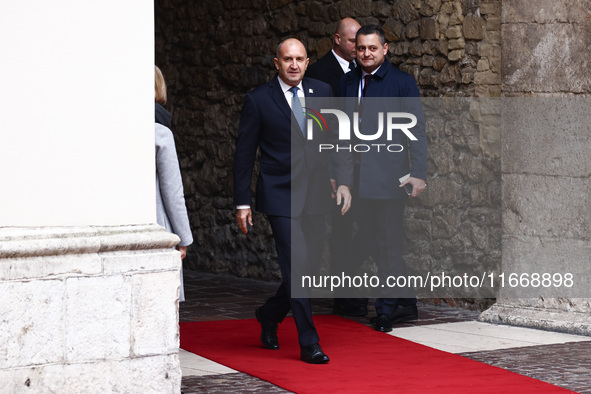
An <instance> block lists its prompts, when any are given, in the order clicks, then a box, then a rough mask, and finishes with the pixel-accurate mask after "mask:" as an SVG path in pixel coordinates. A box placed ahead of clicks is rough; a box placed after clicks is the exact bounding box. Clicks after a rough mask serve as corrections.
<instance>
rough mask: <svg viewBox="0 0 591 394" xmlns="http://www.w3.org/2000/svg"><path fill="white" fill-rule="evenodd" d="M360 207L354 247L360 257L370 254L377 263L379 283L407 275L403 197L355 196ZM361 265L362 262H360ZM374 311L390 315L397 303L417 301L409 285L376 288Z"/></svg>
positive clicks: (409, 303)
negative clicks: (364, 197)
mask: <svg viewBox="0 0 591 394" xmlns="http://www.w3.org/2000/svg"><path fill="white" fill-rule="evenodd" d="M357 201H358V205H359V210H358V212H357V215H356V221H357V223H358V225H359V231H358V233H357V236H356V238H355V241H354V247H355V249H356V250H358V251H360V252H361V254H359V255H357V256H355V258H356V259H359V258H362V255H363V254H367V253H368V251H369V254H370V255H371V256H372V257H373V260H374V261H375V263H376V264H377V266H378V277H379V278H380V283H382V284H385V283H386V279H387V278H388V277H389V276H407V277H408V269H407V266H406V263H405V261H404V258H403V253H404V208H405V205H406V200H373V199H358V200H357ZM360 264H361V262H360ZM377 290H378V294H377V298H376V312H377V313H378V314H382V313H388V314H391V313H392V312H393V311H394V309H395V308H396V306H397V305H405V306H406V305H411V304H416V302H417V299H416V297H415V296H414V289H412V288H396V289H394V288H389V287H387V286H384V287H380V288H378V289H377Z"/></svg>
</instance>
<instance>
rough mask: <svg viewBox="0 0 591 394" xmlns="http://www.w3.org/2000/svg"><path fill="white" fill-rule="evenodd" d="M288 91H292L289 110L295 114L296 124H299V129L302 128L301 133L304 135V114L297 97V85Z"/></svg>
mask: <svg viewBox="0 0 591 394" xmlns="http://www.w3.org/2000/svg"><path fill="white" fill-rule="evenodd" d="M289 91H290V92H292V93H293V98H292V101H291V110H292V112H293V116H295V118H296V120H297V122H298V125H300V129H301V130H302V134H304V137H305V136H306V127H305V126H306V115H305V114H304V109H303V108H302V103H301V101H300V99H299V98H298V87H297V86H293V87H291V88H290V89H289Z"/></svg>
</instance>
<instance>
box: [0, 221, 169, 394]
mask: <svg viewBox="0 0 591 394" xmlns="http://www.w3.org/2000/svg"><path fill="white" fill-rule="evenodd" d="M177 242H178V237H177V236H175V235H173V234H170V233H168V232H166V231H165V230H164V229H163V228H161V227H159V226H156V225H150V226H119V227H84V228H78V227H68V228H50V227H44V228H14V227H12V228H8V227H7V228H0V327H1V329H0V382H1V384H0V391H1V392H3V393H27V392H32V393H56V394H57V393H60V394H62V393H90V392H100V393H107V392H108V393H111V392H120V393H142V394H143V393H177V392H179V391H180V382H181V371H180V364H179V359H178V347H179V328H178V296H179V284H180V281H179V275H180V274H179V269H180V264H181V262H180V257H179V253H178V252H177V251H175V250H174V249H173V246H174V245H176V243H177Z"/></svg>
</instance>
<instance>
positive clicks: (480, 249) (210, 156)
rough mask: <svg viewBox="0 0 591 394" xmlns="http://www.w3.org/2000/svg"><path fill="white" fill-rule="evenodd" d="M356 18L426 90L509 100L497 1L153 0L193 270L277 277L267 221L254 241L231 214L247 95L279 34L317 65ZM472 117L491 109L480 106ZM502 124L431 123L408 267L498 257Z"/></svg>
mask: <svg viewBox="0 0 591 394" xmlns="http://www.w3.org/2000/svg"><path fill="white" fill-rule="evenodd" d="M348 16H350V17H354V18H356V19H357V20H358V21H359V22H360V23H361V24H369V23H377V24H380V25H382V26H383V27H384V30H385V32H386V34H387V39H388V42H389V48H390V54H389V57H390V60H391V62H392V63H393V64H395V65H397V66H399V67H400V68H401V69H402V70H404V71H406V72H408V73H410V74H412V75H413V76H414V77H415V79H416V80H417V82H418V85H419V87H420V89H421V93H422V95H423V96H428V97H442V96H446V97H450V96H451V97H454V96H469V97H498V96H500V91H501V89H500V83H501V47H500V43H501V39H500V32H501V1H500V0H397V1H370V0H342V1H322V0H316V1H308V0H304V1H293V0H267V1H263V0H213V1H207V2H194V1H186V0H157V1H156V2H155V18H156V63H157V64H158V65H159V66H160V67H161V68H162V70H163V72H164V75H165V77H166V79H167V83H168V86H169V100H170V102H169V104H168V108H169V109H170V110H171V111H172V113H173V124H174V130H173V131H174V133H175V138H176V143H177V147H178V151H179V157H180V161H181V169H182V172H183V180H184V184H185V194H186V196H187V204H188V207H189V211H190V219H191V224H192V227H193V232H194V235H195V239H196V242H195V246H194V247H192V248H191V250H190V253H189V256H188V257H187V259H186V260H185V261H186V263H185V264H186V267H187V268H192V269H199V270H207V271H215V272H229V273H232V274H235V275H238V276H250V277H257V278H267V279H273V278H278V277H279V270H278V266H277V265H276V263H275V252H274V248H273V247H272V240H271V238H270V230H269V229H268V227H267V226H266V222H265V219H264V218H263V217H262V216H260V215H258V214H256V215H255V230H254V232H253V234H252V235H250V236H249V237H248V239H247V238H246V237H245V236H243V235H241V234H239V233H238V230H237V227H236V225H235V222H234V211H233V208H232V200H231V195H232V194H231V193H232V183H231V176H232V174H231V165H232V155H233V150H234V139H235V136H236V130H237V126H238V119H239V114H240V109H241V105H242V100H243V97H244V95H245V93H247V92H248V91H250V90H251V89H253V88H254V87H256V86H258V85H260V84H262V83H264V82H266V81H267V80H268V79H270V78H271V77H272V76H273V75H274V74H275V69H274V66H273V57H274V54H275V49H276V45H277V43H278V42H279V41H280V39H282V38H285V37H289V36H294V37H297V38H299V39H300V40H302V41H303V42H304V44H305V45H306V47H307V49H308V52H309V56H310V58H311V61H314V60H315V59H317V58H318V57H320V56H322V55H323V54H324V53H326V52H327V51H328V50H329V49H330V47H331V38H332V35H333V33H334V29H335V27H336V24H337V22H338V20H340V19H341V18H343V17H348ZM470 116H473V117H475V118H477V119H480V120H482V118H486V117H487V116H488V115H487V114H486V111H485V113H484V114H482V113H480V110H479V109H478V108H474V109H473V110H472V111H471V115H470ZM489 120H490V119H489ZM496 121H497V120H494V119H493V120H490V121H489V122H488V123H487V122H486V121H485V122H484V123H483V124H479V125H477V126H476V127H475V128H471V129H469V130H463V129H462V128H461V126H460V125H459V124H458V123H457V122H454V121H450V122H449V123H448V124H438V125H433V126H434V127H432V128H430V129H429V130H428V132H427V133H428V139H429V144H430V146H429V148H430V153H429V177H430V180H429V181H430V186H429V190H428V192H427V193H426V194H424V195H423V196H422V197H421V198H420V199H418V200H416V201H413V202H412V203H411V204H410V206H409V208H408V209H407V214H408V221H407V251H408V252H407V253H406V256H407V260H408V262H409V264H422V265H425V264H426V265H432V266H434V267H440V266H442V265H445V264H448V263H449V262H450V261H454V262H458V261H465V262H466V263H468V264H471V265H477V266H478V265H483V264H498V263H500V249H501V248H500V243H501V215H500V194H501V192H500V138H499V129H498V127H497V126H495V123H494V122H496ZM491 122H492V125H491ZM497 123H498V122H497Z"/></svg>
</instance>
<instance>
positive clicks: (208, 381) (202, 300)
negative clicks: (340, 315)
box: [180, 271, 591, 394]
mask: <svg viewBox="0 0 591 394" xmlns="http://www.w3.org/2000/svg"><path fill="white" fill-rule="evenodd" d="M184 278H185V295H186V298H187V301H186V302H184V303H182V304H181V308H180V320H181V321H205V320H222V319H251V318H254V309H255V308H256V307H258V306H259V305H260V304H261V303H262V302H264V300H265V299H266V298H268V297H269V296H270V295H272V294H273V293H274V292H275V290H276V289H277V285H278V284H277V283H270V282H263V281H257V280H252V279H240V278H235V277H232V276H224V275H213V274H204V273H196V272H191V271H185V274H184ZM312 304H313V310H314V313H317V314H326V313H331V309H332V307H331V306H332V300H326V299H315V300H313V301H312ZM370 304H371V303H370ZM374 314H375V313H373V311H371V310H370V316H372V315H374ZM477 317H478V312H474V311H467V310H464V309H458V308H451V307H444V306H440V307H438V306H433V305H421V304H419V320H418V321H416V322H412V323H407V324H402V325H398V326H396V327H395V329H394V330H393V331H392V332H391V333H390V334H391V335H395V336H398V337H401V338H405V339H408V340H411V341H413V342H417V343H421V344H423V345H426V346H430V347H433V348H436V349H439V350H443V351H447V352H451V353H457V354H460V355H462V356H464V357H467V358H471V359H474V360H477V361H480V362H483V363H487V364H490V365H495V366H498V367H501V368H504V369H507V370H510V371H513V372H517V373H519V374H522V375H527V376H531V377H533V378H535V379H539V380H543V381H546V382H549V383H552V384H555V385H557V386H560V387H564V388H568V389H570V390H573V391H575V392H579V393H591V357H590V354H591V338H590V337H582V336H577V335H567V334H560V333H552V332H547V331H540V330H532V329H526V328H518V327H510V326H496V325H491V324H486V323H480V322H477V321H476V319H477ZM354 320H356V321H358V322H360V323H363V324H369V323H368V318H367V317H364V318H355V319H354ZM180 360H181V367H182V369H183V381H182V391H183V393H184V394H191V393H230V392H231V393H251V392H255V393H280V392H281V393H284V392H287V391H285V390H283V389H281V388H279V387H277V386H274V385H272V384H271V383H268V382H265V381H262V380H260V379H258V378H255V377H252V376H250V375H247V374H244V373H241V372H238V371H234V370H232V369H230V368H226V367H224V366H221V365H219V364H216V363H214V362H212V361H209V360H207V359H204V358H202V357H199V356H196V355H194V354H192V353H189V352H186V351H183V350H181V353H180Z"/></svg>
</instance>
